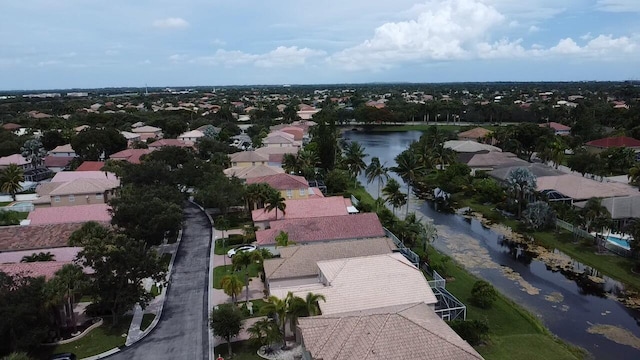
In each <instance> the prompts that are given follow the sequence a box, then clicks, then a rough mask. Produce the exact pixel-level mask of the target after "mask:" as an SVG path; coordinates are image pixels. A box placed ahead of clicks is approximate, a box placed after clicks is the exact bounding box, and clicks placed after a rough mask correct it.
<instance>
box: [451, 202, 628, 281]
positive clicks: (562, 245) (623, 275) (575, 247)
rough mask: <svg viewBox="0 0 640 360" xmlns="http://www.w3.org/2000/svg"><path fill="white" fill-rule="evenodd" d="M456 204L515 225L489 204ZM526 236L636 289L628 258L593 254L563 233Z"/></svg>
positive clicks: (580, 243)
mask: <svg viewBox="0 0 640 360" xmlns="http://www.w3.org/2000/svg"><path fill="white" fill-rule="evenodd" d="M459 204H461V205H462V206H469V207H470V208H471V209H473V210H474V211H477V212H479V213H481V214H482V215H483V216H485V217H486V218H487V219H490V220H492V221H494V222H500V223H503V224H505V225H507V226H510V227H511V228H513V229H515V228H516V226H517V221H516V220H515V219H507V218H505V217H503V216H502V215H501V214H500V213H498V212H497V211H495V210H494V206H493V205H484V204H479V203H477V202H475V201H474V200H472V199H461V200H459ZM496 214H497V216H496ZM528 235H531V236H533V238H534V239H535V241H536V243H537V244H539V245H542V246H544V247H546V248H548V249H558V250H560V251H562V252H563V253H565V254H567V255H568V256H570V257H571V258H573V259H574V260H576V261H579V262H581V263H583V264H584V265H587V266H590V267H592V268H594V269H596V270H598V271H599V272H601V273H602V274H603V275H606V276H609V277H610V278H612V279H615V280H618V281H621V282H622V283H624V284H626V285H628V286H630V287H631V288H634V289H640V277H638V276H637V275H635V274H633V273H632V272H631V269H632V268H633V265H634V264H633V261H631V260H630V259H627V258H624V257H622V256H617V255H610V254H606V255H600V254H597V253H596V249H595V247H594V246H593V245H591V244H588V243H585V242H584V241H583V240H578V241H575V240H574V238H573V235H572V234H571V233H569V232H567V231H565V230H561V231H539V232H534V233H530V234H528Z"/></svg>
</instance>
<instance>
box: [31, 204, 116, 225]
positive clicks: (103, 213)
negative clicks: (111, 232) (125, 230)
mask: <svg viewBox="0 0 640 360" xmlns="http://www.w3.org/2000/svg"><path fill="white" fill-rule="evenodd" d="M110 208H111V207H110V206H109V205H107V204H104V203H101V204H92V205H78V206H56V207H47V208H36V209H34V210H33V211H31V212H30V213H29V216H28V217H27V220H28V222H29V223H28V225H46V224H64V223H85V222H88V221H97V222H104V223H107V222H110V221H111V214H110V213H109V209H110Z"/></svg>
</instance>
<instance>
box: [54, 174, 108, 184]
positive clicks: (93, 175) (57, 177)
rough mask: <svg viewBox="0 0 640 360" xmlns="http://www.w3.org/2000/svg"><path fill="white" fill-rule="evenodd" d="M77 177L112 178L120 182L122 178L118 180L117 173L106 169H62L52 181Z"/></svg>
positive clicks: (63, 180)
mask: <svg viewBox="0 0 640 360" xmlns="http://www.w3.org/2000/svg"><path fill="white" fill-rule="evenodd" d="M76 179H99V180H110V181H117V182H118V184H120V180H118V177H117V176H116V174H114V173H112V172H106V171H61V172H59V173H56V174H55V176H54V177H53V178H52V179H51V182H52V183H55V182H67V181H71V180H76Z"/></svg>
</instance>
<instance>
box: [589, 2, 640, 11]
mask: <svg viewBox="0 0 640 360" xmlns="http://www.w3.org/2000/svg"><path fill="white" fill-rule="evenodd" d="M596 9H598V10H601V11H607V12H640V1H638V0H598V2H597V4H596Z"/></svg>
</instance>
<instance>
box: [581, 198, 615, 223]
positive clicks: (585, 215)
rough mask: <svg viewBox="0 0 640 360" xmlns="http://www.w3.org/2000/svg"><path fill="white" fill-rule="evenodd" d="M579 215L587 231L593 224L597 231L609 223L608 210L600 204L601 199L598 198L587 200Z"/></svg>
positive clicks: (609, 215)
mask: <svg viewBox="0 0 640 360" xmlns="http://www.w3.org/2000/svg"><path fill="white" fill-rule="evenodd" d="M580 215H581V217H582V220H583V223H584V225H585V227H586V229H587V231H591V229H592V226H595V227H596V228H597V230H598V231H602V229H603V228H605V227H607V226H609V224H610V223H611V214H610V213H609V210H607V208H606V207H605V206H604V205H602V200H601V199H598V198H591V199H589V200H587V202H586V203H585V205H584V207H583V208H582V210H581V211H580Z"/></svg>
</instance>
